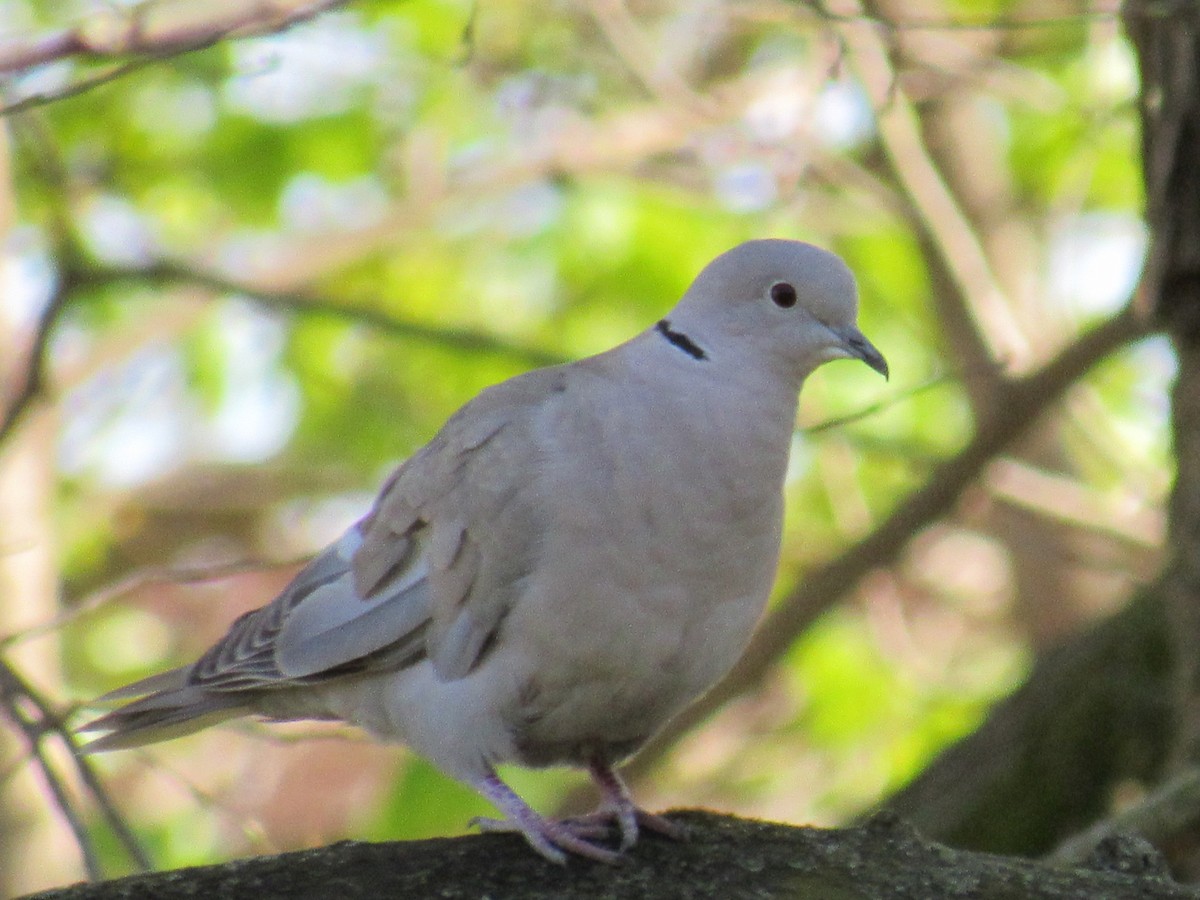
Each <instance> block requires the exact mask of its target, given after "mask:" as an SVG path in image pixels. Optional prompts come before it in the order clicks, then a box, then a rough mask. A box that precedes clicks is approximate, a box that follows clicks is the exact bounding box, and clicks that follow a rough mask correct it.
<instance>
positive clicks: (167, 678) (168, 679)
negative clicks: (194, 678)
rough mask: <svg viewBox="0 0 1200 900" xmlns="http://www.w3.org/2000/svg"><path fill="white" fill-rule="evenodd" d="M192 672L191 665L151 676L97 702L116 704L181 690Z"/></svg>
mask: <svg viewBox="0 0 1200 900" xmlns="http://www.w3.org/2000/svg"><path fill="white" fill-rule="evenodd" d="M191 671H192V667H191V666H190V665H189V666H180V667H179V668H178V669H170V670H168V671H166V672H159V673H158V674H157V675H151V676H150V677H149V678H143V679H142V680H141V681H135V682H133V683H132V684H127V685H125V686H124V687H119V688H117V689H116V690H115V691H109V692H108V693H107V694H104V695H103V696H100V697H97V698H96V701H95V702H96V703H116V702H117V701H118V700H132V699H134V698H135V697H145V696H147V695H148V694H157V693H159V692H160V691H175V690H179V689H180V688H182V687H183V686H184V685H186V684H187V679H188V673H189V672H191Z"/></svg>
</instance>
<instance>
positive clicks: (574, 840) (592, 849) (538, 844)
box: [472, 772, 620, 865]
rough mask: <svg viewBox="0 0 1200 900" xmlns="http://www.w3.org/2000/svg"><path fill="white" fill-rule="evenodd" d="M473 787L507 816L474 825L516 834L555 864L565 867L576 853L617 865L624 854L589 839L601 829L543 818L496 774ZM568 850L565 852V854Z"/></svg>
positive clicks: (475, 821)
mask: <svg viewBox="0 0 1200 900" xmlns="http://www.w3.org/2000/svg"><path fill="white" fill-rule="evenodd" d="M473 787H475V789H476V790H478V791H479V792H480V793H481V794H483V796H485V797H486V798H487V799H488V800H489V801H490V802H491V803H492V804H493V805H494V806H495V807H496V809H498V810H500V812H502V813H503V814H504V819H502V820H501V819H484V818H479V819H474V820H473V821H472V824H474V825H478V826H479V828H480V829H481V830H483V831H514V832H517V833H519V834H521V835H522V836H524V838H525V840H527V841H528V842H529V845H530V846H531V847H533V849H534V850H536V851H537V852H538V853H540V854H541V855H542V856H544V857H545V858H546V859H548V860H550V861H551V862H554V863H558V864H559V865H565V864H566V862H567V853H574V854H575V855H577V856H582V857H584V858H586V859H591V860H595V861H596V862H603V863H614V862H617V860H619V859H620V854H619V853H617V852H616V851H613V850H608V849H606V848H604V847H599V846H597V845H596V844H593V843H591V841H589V840H586V838H587V837H598V836H600V835H599V834H598V833H597V829H596V828H594V827H592V826H590V825H588V824H587V823H579V824H578V825H576V824H574V823H572V822H570V821H564V822H559V821H554V820H551V819H546V818H544V817H543V816H541V815H539V814H538V813H537V812H536V811H535V810H534V809H533V808H532V807H530V806H529V804H528V803H526V802H525V801H524V800H522V799H521V798H520V797H519V796H517V794H516V792H515V791H513V789H512V788H510V787H509V786H508V785H507V784H505V783H504V782H503V781H501V780H500V777H499V776H498V775H497V774H496V773H495V772H490V773H489V774H488V775H487V776H486V777H485V778H483V779H482V780H481V781H476V782H473ZM564 851H565V852H564Z"/></svg>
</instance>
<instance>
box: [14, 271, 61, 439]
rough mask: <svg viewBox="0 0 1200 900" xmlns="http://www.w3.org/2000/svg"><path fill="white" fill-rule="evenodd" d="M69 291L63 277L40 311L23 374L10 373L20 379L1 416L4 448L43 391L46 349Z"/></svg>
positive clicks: (18, 372)
mask: <svg viewBox="0 0 1200 900" xmlns="http://www.w3.org/2000/svg"><path fill="white" fill-rule="evenodd" d="M70 290H71V284H70V279H69V278H66V277H65V276H64V277H63V278H61V279H60V280H59V283H58V285H57V286H56V288H55V291H54V293H53V295H51V297H50V300H49V302H48V303H47V304H46V308H45V309H43V310H42V314H41V316H40V317H39V318H38V323H37V328H36V330H35V331H34V334H33V340H32V341H31V342H30V346H29V351H28V357H27V359H26V361H25V365H24V369H23V373H22V372H21V371H20V370H18V371H17V372H14V373H13V377H14V379H16V378H19V379H20V382H19V386H18V387H17V388H16V390H15V391H14V392H13V393H12V395H11V396H10V397H8V398H6V400H7V403H6V404H5V408H4V413H3V416H0V444H3V443H4V441H5V440H6V439H7V438H8V436H9V434H10V433H12V431H13V429H15V428H16V427H17V423H18V422H19V421H20V420H21V417H22V416H23V415H24V414H25V412H26V410H27V409H28V408H29V407H30V406H31V405H32V404H33V402H34V400H36V399H37V397H38V395H39V394H40V393H41V391H42V387H43V382H44V381H45V367H46V348H47V346H48V344H49V342H50V335H51V333H52V332H53V331H54V326H55V325H56V324H57V322H58V317H59V316H60V315H61V314H62V311H63V309H65V308H66V305H67V300H68V296H69V294H70Z"/></svg>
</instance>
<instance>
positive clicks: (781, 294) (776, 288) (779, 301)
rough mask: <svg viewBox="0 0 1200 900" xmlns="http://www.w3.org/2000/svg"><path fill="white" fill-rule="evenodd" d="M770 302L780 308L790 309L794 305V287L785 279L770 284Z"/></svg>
mask: <svg viewBox="0 0 1200 900" xmlns="http://www.w3.org/2000/svg"><path fill="white" fill-rule="evenodd" d="M771 302H773V303H774V304H775V305H776V306H778V307H781V308H782V309H791V308H792V307H793V306H795V305H796V289H795V288H794V287H792V286H791V285H790V284H788V283H787V282H786V281H779V282H776V283H775V284H773V285H771Z"/></svg>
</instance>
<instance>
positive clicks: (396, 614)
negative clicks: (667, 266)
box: [85, 240, 888, 862]
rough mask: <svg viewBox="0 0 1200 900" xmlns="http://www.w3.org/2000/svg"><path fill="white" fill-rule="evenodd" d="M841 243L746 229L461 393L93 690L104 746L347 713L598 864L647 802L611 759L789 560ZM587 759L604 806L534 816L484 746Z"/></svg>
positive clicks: (722, 649)
mask: <svg viewBox="0 0 1200 900" xmlns="http://www.w3.org/2000/svg"><path fill="white" fill-rule="evenodd" d="M856 306H857V300H856V290H855V284H854V278H853V276H852V275H851V273H850V270H849V269H848V268H847V267H846V265H845V264H844V263H843V262H842V261H841V259H839V258H838V257H837V256H835V255H834V254H832V253H829V252H827V251H825V250H822V249H820V248H818V247H814V246H812V245H810V244H805V243H800V242H798V241H787V240H757V241H749V242H747V243H744V244H741V245H740V246H737V247H735V248H733V249H732V250H730V251H728V252H727V253H724V254H722V255H721V256H719V257H717V258H716V259H715V260H714V261H713V262H711V263H710V264H709V265H708V266H707V267H706V268H705V269H704V270H703V271H702V272H701V273H700V275H699V277H697V279H696V280H695V282H694V283H693V284H692V285H691V287H690V288H689V289H688V290H687V292H686V293H685V294H684V296H683V299H682V300H680V302H679V304H678V305H677V306H676V307H675V308H674V309H673V310H672V311H671V312H670V314H669V315H668V316H667V318H664V319H662V320H661V321H659V322H658V323H657V324H656V325H654V326H653V327H652V328H649V329H647V330H646V331H644V332H643V333H641V334H639V335H638V336H636V337H634V338H633V339H631V340H629V341H627V342H626V343H624V344H621V345H620V346H618V347H616V348H614V349H612V350H609V351H607V352H605V353H601V354H599V355H598V356H593V357H590V358H588V359H584V360H581V361H579V362H576V363H572V364H570V365H564V366H555V367H552V368H547V369H541V370H538V371H534V372H529V373H527V374H524V375H520V376H518V377H516V378H513V379H511V380H509V381H506V382H504V383H502V384H498V385H496V386H494V387H491V388H488V389H487V390H485V391H483V392H482V393H481V394H480V395H479V396H478V397H476V398H475V399H474V400H472V401H471V402H469V403H467V404H466V406H464V407H463V408H462V409H460V410H459V411H458V412H457V413H456V414H455V415H454V416H452V417H451V418H450V420H449V421H448V422H447V423H446V424H445V426H443V428H442V429H441V431H440V432H439V433H438V434H437V435H436V436H435V437H434V438H433V440H431V441H430V442H429V443H428V444H427V445H425V446H424V447H423V448H421V449H420V450H419V451H417V453H416V454H414V455H413V456H412V457H411V458H410V459H408V460H407V461H406V462H405V463H403V464H402V465H401V466H400V467H399V468H398V469H397V470H396V471H395V473H394V474H393V475H392V476H391V477H390V478H389V479H388V480H387V483H386V484H385V485H384V486H383V489H382V491H381V492H380V494H379V497H378V499H377V500H376V502H375V506H374V508H373V509H372V510H371V511H370V512H369V513H368V514H367V516H366V517H365V518H363V519H362V520H361V521H359V522H358V523H357V524H355V525H354V526H353V527H351V528H350V529H349V531H347V532H346V533H345V534H344V535H343V536H342V537H341V538H340V539H339V540H338V541H337V542H336V543H335V544H333V545H332V546H331V547H329V548H328V549H326V550H325V551H324V552H323V553H321V554H320V555H319V556H317V557H316V558H315V559H314V560H313V561H312V562H311V563H309V564H308V565H307V566H306V567H305V568H304V569H303V570H302V571H301V572H300V574H299V575H297V576H296V578H295V580H294V581H292V583H291V584H289V585H288V587H287V588H285V589H284V591H283V593H282V594H280V595H279V596H278V597H277V598H275V599H274V600H273V601H272V602H271V603H269V604H267V605H266V606H264V607H262V608H261V609H258V610H255V611H253V612H250V613H248V614H246V615H244V616H242V617H241V618H240V619H238V620H237V621H236V622H234V623H233V626H232V627H231V628H230V630H229V632H228V634H226V635H225V637H224V638H222V639H221V640H220V641H219V642H218V643H217V644H216V645H214V646H213V647H212V648H211V649H210V650H209V651H208V652H207V653H205V654H204V656H202V657H201V658H200V659H199V660H198V661H197V662H195V663H193V664H192V665H189V666H184V667H182V668H179V669H175V670H173V671H170V672H165V673H162V674H159V675H155V676H152V677H150V678H147V679H144V680H142V681H139V682H137V683H135V684H132V685H129V686H127V687H125V688H121V689H120V690H118V691H115V692H113V693H112V694H110V695H108V696H107V697H106V698H102V699H105V700H115V699H131V698H140V699H135V700H133V702H130V703H128V704H127V705H125V706H123V707H121V708H119V709H117V710H115V711H113V712H111V713H109V714H108V715H106V716H104V717H102V718H100V719H97V720H96V721H94V722H92V723H90V724H89V725H88V726H85V728H86V729H87V730H91V731H103V732H106V733H105V734H103V736H101V737H99V738H98V739H96V740H95V741H93V742H92V743H91V744H90V745H89V749H91V750H108V749H113V748H119V747H128V746H133V745H137V744H142V743H147V742H150V741H155V740H161V739H163V738H167V737H174V736H177V735H179V734H185V733H188V732H191V731H195V730H197V729H199V728H202V727H204V726H207V725H209V724H212V723H213V722H215V721H219V720H221V719H226V718H230V717H233V716H240V715H246V714H259V715H263V716H266V717H268V718H271V719H275V720H291V719H305V718H311V719H329V718H333V719H341V720H345V721H347V722H351V723H354V724H355V725H359V726H362V727H363V728H365V729H367V730H368V731H370V732H373V733H374V734H375V735H377V736H379V737H382V738H384V739H392V740H399V741H401V742H403V743H406V744H408V745H409V746H411V747H412V748H413V749H414V750H416V751H417V752H418V753H420V754H422V755H423V756H425V757H427V758H428V759H429V760H431V761H432V762H433V763H434V764H435V765H436V766H438V768H440V769H441V770H442V771H444V772H446V773H447V774H448V775H450V776H452V777H453V778H456V779H458V780H460V781H462V782H464V783H466V784H468V785H470V786H471V787H473V788H475V789H476V790H477V791H479V792H480V793H481V794H482V795H483V796H484V797H486V798H487V799H488V800H489V801H491V803H492V804H494V805H495V806H496V808H497V809H499V810H500V811H501V812H502V813H503V815H504V819H503V820H492V819H488V820H483V821H482V822H480V823H479V824H481V825H482V826H483V827H484V828H485V829H491V830H512V831H517V832H519V833H521V834H522V835H523V836H524V837H525V839H526V840H527V841H528V842H529V843H530V844H531V845H532V846H533V847H534V848H535V849H536V850H537V851H538V852H540V853H541V854H542V855H543V856H545V857H547V858H548V859H550V860H553V861H555V862H563V861H565V859H566V854H567V853H574V854H578V855H581V856H584V857H588V858H591V859H595V860H602V861H612V860H614V859H615V858H617V856H618V852H619V851H615V850H611V849H609V848H608V847H606V846H603V845H602V844H600V843H598V842H597V839H598V838H599V837H600V836H601V835H603V834H605V833H607V826H608V825H615V827H616V828H617V831H618V834H619V837H620V845H619V847H620V850H622V851H623V850H625V849H627V848H628V847H630V846H631V845H632V844H633V843H634V842H635V840H636V839H637V835H638V829H639V825H640V826H642V827H643V828H652V829H657V830H660V831H665V832H668V833H669V832H671V831H672V830H673V828H674V826H672V825H671V823H669V822H668V821H666V820H665V819H662V818H660V817H658V816H653V815H651V814H649V813H646V812H644V811H643V810H640V809H638V808H637V807H636V806H635V805H634V803H633V801H632V799H631V798H630V795H629V792H628V790H627V789H626V787H625V785H624V784H623V783H622V781H621V779H620V777H619V776H618V774H617V772H616V771H615V769H614V767H615V766H616V765H617V764H618V763H619V762H621V761H622V760H623V759H625V758H626V757H627V756H629V755H630V754H631V753H632V752H633V751H634V750H636V749H637V748H638V747H639V746H641V745H642V744H643V743H644V742H645V741H646V740H647V739H648V738H649V737H650V736H651V735H653V734H654V733H655V732H656V731H657V730H658V729H659V728H661V727H662V725H663V724H664V723H665V722H667V720H669V719H670V718H671V717H672V716H673V715H674V714H676V713H677V712H679V711H680V710H681V709H682V708H683V707H684V706H686V705H687V704H688V703H690V702H691V701H692V700H694V699H695V698H696V697H698V696H699V695H701V694H702V693H703V692H704V691H705V690H707V689H708V688H709V687H710V686H711V685H712V684H713V683H714V682H715V681H716V680H717V679H718V678H720V677H721V675H723V674H724V673H725V672H726V671H728V670H729V668H730V667H731V666H732V665H733V663H734V662H735V661H736V659H737V657H738V656H739V654H740V653H741V652H742V650H743V648H744V647H745V645H746V642H747V640H748V639H749V636H750V633H751V631H752V630H753V628H754V625H755V623H756V622H757V620H758V619H759V616H760V615H761V613H762V610H763V607H764V604H765V602H766V599H767V594H768V592H769V590H770V587H771V583H772V579H773V577H774V574H775V567H776V564H777V562H778V556H779V541H780V528H781V520H782V512H783V496H782V488H783V481H784V474H785V470H786V467H787V458H788V450H789V447H790V444H791V439H792V432H793V428H794V425H795V418H796V404H797V395H798V393H799V390H800V386H801V384H802V382H803V381H804V379H805V377H806V376H807V375H808V374H809V373H810V372H812V371H813V370H814V369H815V368H817V366H819V365H821V364H822V363H824V362H827V361H829V360H833V359H840V358H855V359H860V360H862V361H863V362H865V363H866V364H867V365H869V366H870V367H871V368H873V369H875V370H876V371H878V372H880V373H881V374H883V375H884V376H885V377H886V375H887V371H888V369H887V363H886V362H885V361H884V358H883V355H882V354H881V353H880V352H879V351H878V350H876V349H875V347H874V346H872V345H871V343H870V342H869V341H868V340H867V339H866V338H865V337H864V336H863V334H862V332H860V331H859V330H858V328H857V326H856V325H855V314H856ZM504 762H517V763H521V764H524V765H528V766H546V765H569V766H578V767H582V768H585V769H587V770H588V772H589V773H590V775H591V776H592V778H593V779H594V781H595V782H596V784H597V786H598V788H599V790H600V794H601V797H602V805H601V807H600V809H599V810H598V811H597V812H596V813H594V814H593V815H591V816H585V817H582V818H576V819H563V820H554V819H548V818H545V817H543V816H541V815H539V814H538V813H537V812H535V811H534V810H533V809H532V808H531V807H530V806H528V805H527V804H526V803H525V802H524V801H523V800H522V799H521V798H520V797H519V796H518V795H517V794H516V793H515V792H514V791H513V790H512V789H511V788H509V787H508V786H507V785H506V784H505V783H504V782H503V781H502V780H501V779H500V778H499V777H498V776H497V774H496V771H495V766H496V765H497V764H498V763H504Z"/></svg>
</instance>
